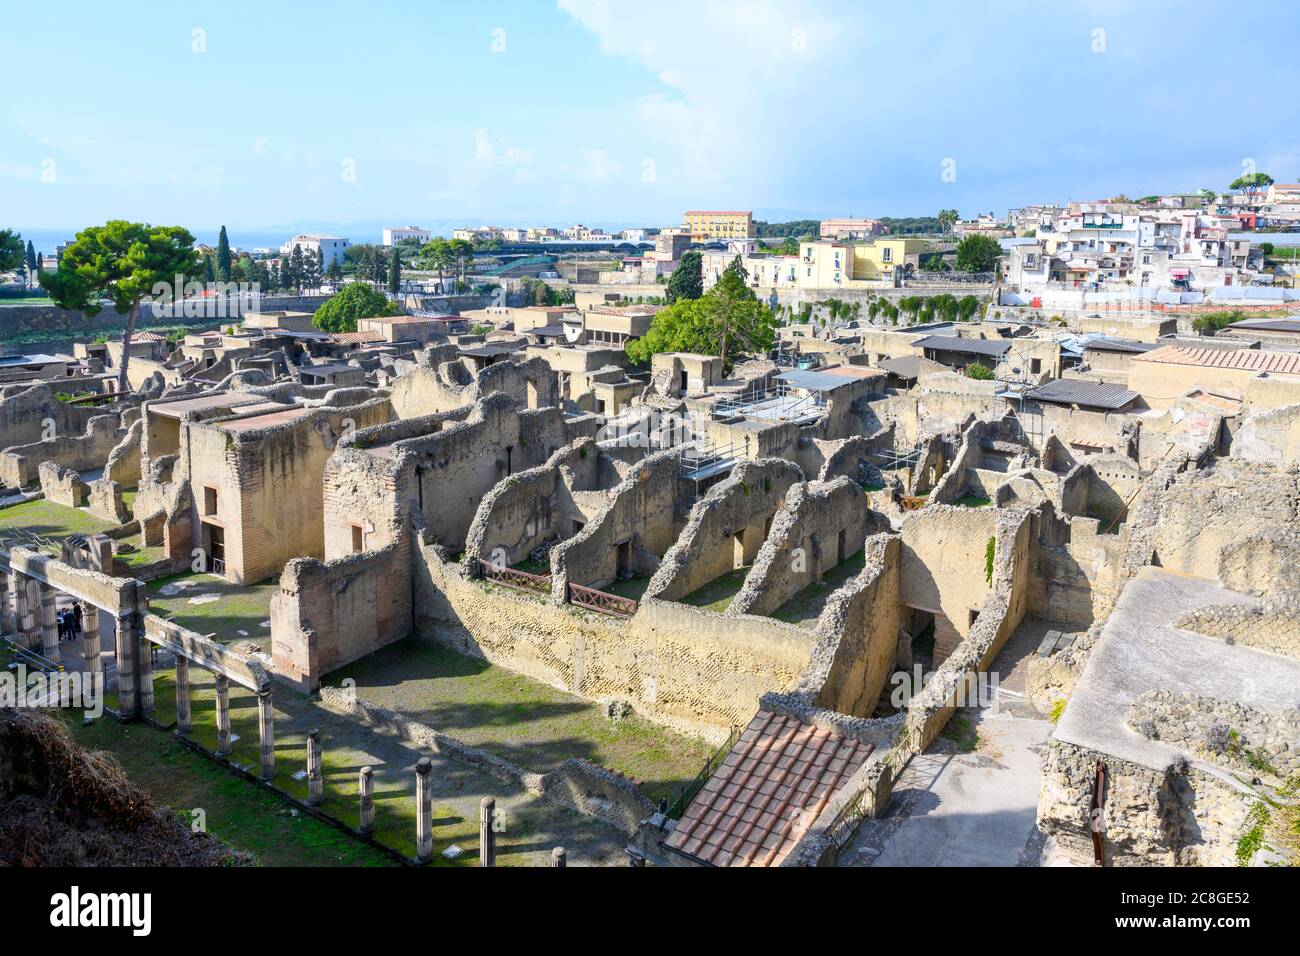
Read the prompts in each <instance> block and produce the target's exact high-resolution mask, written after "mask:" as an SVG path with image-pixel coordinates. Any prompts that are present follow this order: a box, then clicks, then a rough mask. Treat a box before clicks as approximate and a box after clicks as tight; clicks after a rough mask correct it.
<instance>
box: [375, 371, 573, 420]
mask: <svg viewBox="0 0 1300 956" xmlns="http://www.w3.org/2000/svg"><path fill="white" fill-rule="evenodd" d="M456 371H457V373H458V374H457V377H458V378H460V381H457V380H456V378H452V377H451V373H452V369H446V368H444V367H438V368H432V367H428V366H425V365H416V366H413V367H412V368H410V369H409V370H408V371H406V372H405V373H404V374H402V375H399V376H398V377H397V378H396V379H394V380H393V384H392V392H391V398H392V402H393V408H394V409H395V410H396V412H397V417H398V418H416V417H419V416H421V415H432V414H437V413H440V412H447V411H451V410H452V409H455V408H460V407H461V406H463V405H472V404H474V403H475V402H478V401H481V400H482V399H484V398H487V397H488V396H489V395H495V394H501V395H507V396H509V397H510V398H513V399H514V400H515V401H516V402H518V403H519V404H520V405H521V406H523V407H524V408H532V409H537V408H545V407H548V406H554V407H557V408H558V407H559V406H560V395H559V384H558V382H557V379H556V376H555V375H554V374H553V373H552V372H551V367H550V366H549V365H547V364H546V362H545V360H543V359H540V358H533V359H528V360H527V361H524V362H518V363H516V362H508V361H507V362H497V363H496V364H494V365H489V366H488V367H487V368H485V369H483V370H481V371H480V372H479V373H478V375H477V376H474V375H472V374H471V373H470V372H469V371H468V370H467V369H465V367H464V366H459V368H458V369H456Z"/></svg>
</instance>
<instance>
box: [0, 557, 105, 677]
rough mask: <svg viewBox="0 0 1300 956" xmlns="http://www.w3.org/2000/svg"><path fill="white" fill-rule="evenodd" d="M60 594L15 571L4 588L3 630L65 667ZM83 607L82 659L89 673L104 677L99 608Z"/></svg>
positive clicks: (0, 597) (0, 591)
mask: <svg viewBox="0 0 1300 956" xmlns="http://www.w3.org/2000/svg"><path fill="white" fill-rule="evenodd" d="M57 599H58V590H57V589H56V588H55V587H54V586H53V585H51V584H47V583H45V582H44V581H38V580H36V579H35V578H33V577H29V576H28V575H26V574H23V573H22V572H21V571H14V570H11V571H10V572H9V574H8V575H7V577H6V579H5V580H4V582H3V586H0V626H3V627H4V628H5V629H9V630H11V631H12V633H13V634H14V636H15V638H16V639H17V641H18V643H19V644H22V645H23V646H24V647H27V648H28V649H30V650H33V651H36V652H37V653H39V654H40V655H41V656H42V657H43V658H45V659H46V660H47V661H49V662H50V663H52V664H62V663H63V649H62V647H61V646H60V645H59V621H58V600H57ZM78 603H79V604H80V605H81V634H82V656H83V658H84V659H85V665H86V666H85V669H86V671H88V672H89V673H92V674H101V673H103V662H102V661H101V660H100V650H101V647H100V637H99V608H97V607H96V606H95V605H93V604H91V603H90V602H89V601H79V602H78Z"/></svg>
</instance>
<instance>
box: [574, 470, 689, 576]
mask: <svg viewBox="0 0 1300 956" xmlns="http://www.w3.org/2000/svg"><path fill="white" fill-rule="evenodd" d="M677 469H678V465H677V453H676V451H674V450H672V449H669V450H668V451H663V452H659V453H658V454H656V455H652V456H650V457H649V458H647V459H646V460H645V461H643V462H642V463H641V464H640V465H639V466H638V467H636V468H635V469H634V470H633V472H632V474H630V475H629V476H628V477H627V478H626V479H624V480H623V481H622V482H621V483H620V484H619V485H618V486H617V487H615V488H613V489H612V490H611V491H610V492H609V498H610V501H609V504H608V505H607V506H606V507H605V509H604V510H603V511H602V512H601V513H600V514H599V515H597V516H596V518H595V519H593V520H592V521H591V522H590V523H589V524H587V526H586V527H584V528H583V529H582V530H581V531H579V532H578V533H577V534H575V535H574V536H573V537H571V538H569V539H568V540H567V541H562V542H560V543H559V544H558V545H556V546H555V547H554V548H552V549H551V593H552V594H553V595H555V597H556V599H557V600H561V601H563V600H565V599H566V597H567V594H568V586H569V584H570V582H572V583H574V584H580V585H582V586H584V587H589V588H597V589H599V588H602V587H605V586H606V585H608V584H610V583H611V582H613V581H615V580H617V579H618V577H619V576H620V575H623V576H632V575H637V574H653V573H654V572H655V571H656V570H657V569H658V567H659V561H660V558H662V556H663V555H664V554H665V553H667V551H668V549H669V548H670V547H672V544H673V541H674V540H675V539H676V537H677V532H678V518H677V511H678V506H679V503H680V502H681V500H682V490H681V488H680V487H679V479H678V475H677Z"/></svg>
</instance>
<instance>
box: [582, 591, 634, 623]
mask: <svg viewBox="0 0 1300 956" xmlns="http://www.w3.org/2000/svg"><path fill="white" fill-rule="evenodd" d="M569 603H570V604H576V605H578V606H579V607H584V608H586V609H587V610H589V611H599V612H600V613H601V614H612V615H614V616H615V617H631V616H632V615H633V614H635V613H636V609H637V607H638V605H637V603H636V601H634V600H632V599H631V598H625V597H619V596H618V595H617V594H610V593H609V592H607V591H597V590H596V589H595V588H584V587H583V586H582V585H581V584H572V583H570V584H569Z"/></svg>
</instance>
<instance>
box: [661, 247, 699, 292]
mask: <svg viewBox="0 0 1300 956" xmlns="http://www.w3.org/2000/svg"><path fill="white" fill-rule="evenodd" d="M702 295H704V257H703V256H702V255H700V253H699V252H698V251H696V250H694V249H692V250H691V251H690V252H684V253H682V258H681V259H680V260H679V261H678V263H677V268H676V269H674V270H673V274H672V275H670V276H669V277H668V286H667V287H666V288H665V289H664V297H665V298H666V299H667V300H668V302H669V304H670V305H671V304H672V303H674V302H676V301H677V300H678V299H698V298H699V297H700V296H702Z"/></svg>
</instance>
